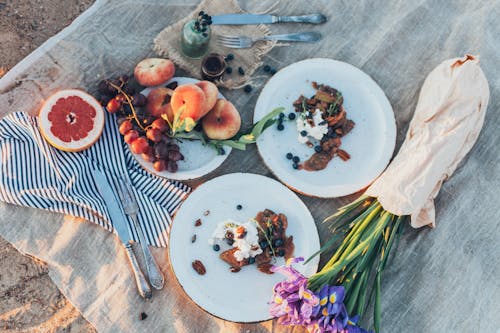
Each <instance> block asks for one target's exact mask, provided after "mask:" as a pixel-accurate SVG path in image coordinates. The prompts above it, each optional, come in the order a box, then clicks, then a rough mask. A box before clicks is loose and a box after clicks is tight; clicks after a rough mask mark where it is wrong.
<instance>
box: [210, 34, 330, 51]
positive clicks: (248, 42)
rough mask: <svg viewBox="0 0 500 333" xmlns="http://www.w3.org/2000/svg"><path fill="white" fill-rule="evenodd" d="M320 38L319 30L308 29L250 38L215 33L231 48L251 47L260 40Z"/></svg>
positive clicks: (311, 39) (314, 40)
mask: <svg viewBox="0 0 500 333" xmlns="http://www.w3.org/2000/svg"><path fill="white" fill-rule="evenodd" d="M320 39H321V34H320V33H319V32H314V31H309V32H299V33H295V34H284V35H269V36H263V37H257V38H250V37H246V36H224V35H217V42H218V43H219V44H220V45H222V46H225V47H229V48H233V49H245V48H248V47H251V46H252V45H253V44H254V43H255V42H258V41H260V40H278V41H289V42H306V43H311V42H317V41H319V40H320Z"/></svg>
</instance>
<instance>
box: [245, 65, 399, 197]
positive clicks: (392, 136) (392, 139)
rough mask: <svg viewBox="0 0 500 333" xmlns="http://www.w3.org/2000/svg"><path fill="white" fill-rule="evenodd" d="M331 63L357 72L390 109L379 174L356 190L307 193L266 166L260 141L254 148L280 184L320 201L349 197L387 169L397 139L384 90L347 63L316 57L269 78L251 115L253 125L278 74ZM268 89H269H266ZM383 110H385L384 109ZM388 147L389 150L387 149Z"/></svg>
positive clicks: (392, 113) (394, 124)
mask: <svg viewBox="0 0 500 333" xmlns="http://www.w3.org/2000/svg"><path fill="white" fill-rule="evenodd" d="M321 62H323V63H331V64H334V65H335V66H344V67H347V68H349V69H350V70H354V71H356V72H358V73H359V74H360V75H362V76H363V77H364V78H365V79H366V80H367V82H369V83H370V84H371V85H373V86H374V88H375V89H376V92H377V94H378V95H379V96H380V97H381V99H380V101H382V102H383V103H385V104H386V106H388V107H389V108H390V111H392V112H390V113H389V112H383V114H384V118H387V122H386V124H387V125H388V126H389V127H390V128H389V130H390V131H388V134H386V142H387V143H388V144H387V145H386V146H385V147H384V149H383V150H382V153H381V155H385V156H386V157H385V160H386V161H385V163H384V164H385V166H384V167H383V168H381V170H380V172H379V173H378V174H377V175H376V176H375V177H374V178H373V179H372V180H370V181H369V182H368V183H367V184H365V185H364V186H362V187H360V188H358V189H356V190H345V189H344V190H342V191H340V190H338V191H337V193H334V194H331V193H329V192H332V191H331V190H330V191H328V190H326V191H322V190H321V189H320V188H319V187H318V186H316V189H315V190H314V191H308V190H307V189H301V188H298V187H297V186H294V185H292V184H289V183H287V182H286V181H285V180H284V179H283V177H282V175H281V176H280V175H279V174H278V173H277V172H276V170H274V169H273V168H271V167H270V165H269V164H268V162H267V161H266V160H265V158H264V156H263V154H262V151H261V149H262V148H261V147H260V144H259V143H260V142H262V140H257V142H256V146H257V151H258V153H259V156H260V159H261V160H262V161H263V163H264V165H265V166H266V167H267V168H268V169H269V170H270V171H271V173H272V174H273V175H274V176H275V177H276V178H277V179H278V180H279V181H280V182H282V183H283V184H284V185H285V186H287V187H288V188H290V189H291V190H293V191H295V192H297V193H300V194H302V195H305V196H309V197H313V198H321V199H332V198H339V197H343V196H347V195H351V194H355V193H357V192H359V191H361V190H363V189H365V188H367V187H368V186H369V185H370V184H372V183H373V181H374V180H375V179H377V178H378V177H379V176H380V175H381V174H382V172H383V171H384V170H385V169H386V168H387V166H388V165H389V163H390V161H391V159H392V157H393V155H394V151H395V149H396V139H397V124H396V117H395V115H394V109H393V107H392V105H391V103H390V101H389V99H388V98H387V95H386V94H385V92H384V90H383V89H382V88H381V87H380V86H379V85H378V83H377V82H376V81H375V80H374V79H373V78H372V77H371V76H370V75H369V74H368V73H366V72H364V71H363V70H361V69H360V68H358V67H356V66H354V65H351V64H349V63H347V62H344V61H340V60H335V59H331V58H321V57H318V58H308V59H304V60H299V61H297V62H294V63H292V64H289V65H287V66H285V67H283V68H281V69H280V70H279V71H278V72H277V73H276V74H275V75H274V76H273V77H271V79H269V80H268V81H267V82H266V84H265V85H264V87H263V88H262V90H261V92H260V94H259V97H258V98H257V101H256V103H255V108H254V113H253V123H255V122H256V121H258V120H256V118H255V115H256V110H257V109H259V108H262V106H261V105H260V104H262V103H263V102H262V99H261V96H262V94H263V93H264V92H265V90H266V88H267V87H269V86H270V84H274V82H278V81H277V80H279V77H278V75H279V73H280V72H283V71H288V70H290V67H296V66H300V65H302V64H304V63H321ZM268 89H269V88H268ZM384 109H385V108H384ZM388 147H389V148H388ZM327 189H328V188H327Z"/></svg>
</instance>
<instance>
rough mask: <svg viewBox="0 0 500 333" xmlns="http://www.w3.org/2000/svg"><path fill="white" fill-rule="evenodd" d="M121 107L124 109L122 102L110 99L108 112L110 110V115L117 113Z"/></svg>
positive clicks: (107, 107) (107, 106)
mask: <svg viewBox="0 0 500 333" xmlns="http://www.w3.org/2000/svg"><path fill="white" fill-rule="evenodd" d="M117 97H118V96H117ZM121 107H122V103H121V102H120V101H118V100H117V99H116V97H115V98H112V99H110V100H109V102H108V104H106V110H108V112H109V113H115V112H117V111H118V110H120V108H121Z"/></svg>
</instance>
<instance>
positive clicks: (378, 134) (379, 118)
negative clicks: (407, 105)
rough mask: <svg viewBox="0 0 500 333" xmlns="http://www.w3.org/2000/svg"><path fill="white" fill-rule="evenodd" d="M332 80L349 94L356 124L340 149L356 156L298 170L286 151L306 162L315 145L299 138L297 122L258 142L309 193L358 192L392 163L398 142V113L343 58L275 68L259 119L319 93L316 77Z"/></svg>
mask: <svg viewBox="0 0 500 333" xmlns="http://www.w3.org/2000/svg"><path fill="white" fill-rule="evenodd" d="M312 81H316V82H318V83H323V84H328V85H330V86H331V87H333V88H336V89H338V90H339V91H340V92H341V93H342V94H343V96H344V108H345V109H346V112H347V117H348V118H350V119H352V120H353V121H354V122H355V123H356V125H355V127H354V129H353V130H352V131H351V132H350V133H349V134H347V135H346V136H345V137H343V138H342V146H341V148H342V149H344V150H345V151H347V152H348V153H349V154H350V155H351V159H350V160H349V161H347V162H343V161H342V160H341V159H340V158H338V157H335V158H334V159H333V160H332V161H330V163H328V166H327V167H326V168H325V169H324V170H321V171H312V172H311V171H305V170H300V171H299V170H295V169H293V168H292V163H291V161H289V160H287V159H286V157H285V155H286V153H287V152H291V153H293V154H294V155H298V156H299V157H300V158H301V161H305V160H306V159H308V158H309V157H310V156H311V155H312V154H313V153H314V150H313V149H311V148H308V147H307V146H306V145H304V144H300V143H299V142H298V141H297V136H298V133H297V130H296V125H295V121H293V122H292V121H287V122H285V123H284V125H285V130H284V131H281V132H280V131H278V130H277V129H276V126H273V127H272V128H269V129H268V130H266V131H265V132H264V133H263V134H262V135H261V136H260V137H259V138H258V140H257V147H258V150H259V153H260V154H261V156H262V158H263V160H264V162H265V163H266V165H267V166H268V167H269V168H270V169H271V171H272V172H273V173H274V174H275V175H276V176H277V177H278V178H279V179H280V180H281V181H282V182H283V183H285V184H286V185H287V186H289V187H291V188H292V189H294V190H296V191H298V192H301V193H303V194H306V195H311V196H316V197H323V198H331V197H339V196H344V195H348V194H351V193H354V192H357V191H359V190H361V189H363V188H364V187H366V186H367V185H369V184H370V183H371V182H372V181H373V180H374V179H375V178H376V177H377V176H378V175H379V174H380V173H381V172H382V171H383V170H384V169H385V167H386V166H387V164H388V163H389V160H390V158H391V156H392V153H393V151H394V146H395V144H396V122H395V120H394V112H393V110H392V107H391V105H390V103H389V100H388V99H387V97H386V96H385V94H384V92H383V91H382V89H381V88H380V87H379V86H378V85H377V83H375V81H373V80H372V79H371V78H370V77H369V76H368V75H367V74H365V73H364V72H362V71H361V70H359V69H358V68H356V67H354V66H352V65H349V64H347V63H344V62H340V61H335V60H331V59H320V58H317V59H308V60H303V61H299V62H297V63H294V64H292V65H290V66H287V67H285V68H283V69H282V70H280V71H279V72H278V73H276V74H275V75H274V76H273V77H272V78H271V79H270V80H269V82H268V83H267V84H266V86H265V87H264V89H263V90H262V92H261V94H260V96H259V98H258V100H257V104H256V105H255V112H254V122H257V121H258V120H260V119H261V118H262V117H264V115H265V114H267V113H268V112H270V111H271V110H273V109H274V108H276V107H280V106H283V107H285V108H286V110H285V114H287V115H288V113H290V112H293V111H294V110H293V106H292V103H293V102H294V101H295V100H296V99H297V98H298V97H299V96H300V95H305V96H306V97H310V96H312V95H313V94H314V89H313V88H312V86H311V82H312Z"/></svg>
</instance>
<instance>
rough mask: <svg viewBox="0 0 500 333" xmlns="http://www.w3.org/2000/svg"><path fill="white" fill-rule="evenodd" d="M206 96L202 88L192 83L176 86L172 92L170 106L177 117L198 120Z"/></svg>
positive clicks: (203, 108) (201, 113)
mask: <svg viewBox="0 0 500 333" xmlns="http://www.w3.org/2000/svg"><path fill="white" fill-rule="evenodd" d="M205 103H206V97H205V93H204V92H203V90H202V89H201V88H200V87H198V86H196V85H194V84H183V85H180V86H178V87H177V88H176V89H175V90H174V93H173V94H172V99H171V100H170V106H171V107H172V111H173V113H174V115H176V114H179V119H180V120H183V119H185V118H191V119H193V120H194V121H198V119H200V118H201V116H202V115H203V112H204V111H205Z"/></svg>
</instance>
